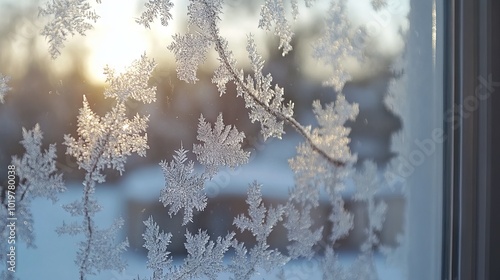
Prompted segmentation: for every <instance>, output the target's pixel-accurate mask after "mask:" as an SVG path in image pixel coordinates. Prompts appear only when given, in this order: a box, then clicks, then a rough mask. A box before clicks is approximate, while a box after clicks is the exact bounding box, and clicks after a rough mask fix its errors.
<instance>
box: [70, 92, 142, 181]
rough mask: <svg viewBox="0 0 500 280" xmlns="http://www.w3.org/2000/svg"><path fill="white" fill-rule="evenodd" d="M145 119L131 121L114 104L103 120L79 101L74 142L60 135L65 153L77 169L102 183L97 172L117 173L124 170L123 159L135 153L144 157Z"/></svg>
mask: <svg viewBox="0 0 500 280" xmlns="http://www.w3.org/2000/svg"><path fill="white" fill-rule="evenodd" d="M147 122H148V117H141V116H139V115H136V116H135V117H134V118H133V119H128V118H127V116H126V107H125V104H123V103H118V104H116V105H115V107H113V109H112V110H111V111H110V112H108V113H106V115H105V116H104V117H100V116H98V115H96V114H95V113H94V112H92V110H91V109H90V107H89V104H88V102H87V99H86V98H85V97H84V99H83V108H81V109H80V115H79V116H78V129H77V131H78V134H79V135H80V138H78V140H76V139H74V138H73V137H71V136H69V135H65V136H64V144H65V145H66V146H67V147H68V149H67V152H66V153H67V154H70V155H72V156H74V157H75V158H76V160H77V163H78V166H79V167H80V168H83V169H84V170H86V171H87V172H89V174H90V176H91V179H92V180H93V181H96V182H104V180H105V178H104V175H103V174H102V173H101V171H102V170H104V169H105V168H112V169H115V170H117V171H119V172H120V173H122V172H123V171H124V170H125V162H126V160H127V156H129V155H131V154H132V153H134V152H135V153H137V154H138V155H140V156H145V155H146V149H148V148H149V146H148V145H147V135H146V134H144V135H142V133H144V131H145V130H146V128H147Z"/></svg>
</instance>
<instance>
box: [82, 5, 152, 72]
mask: <svg viewBox="0 0 500 280" xmlns="http://www.w3.org/2000/svg"><path fill="white" fill-rule="evenodd" d="M96 12H97V13H98V14H99V15H100V19H99V21H98V23H97V24H95V30H93V31H92V32H90V33H89V34H88V37H87V38H85V39H86V42H87V43H86V44H87V48H88V49H89V51H90V52H89V56H88V59H87V71H88V75H89V78H90V79H92V80H94V81H95V82H104V81H105V79H106V77H105V75H104V72H103V69H104V67H105V66H106V65H108V66H109V67H111V68H113V69H115V70H116V71H117V72H121V71H123V70H124V69H125V67H126V66H128V65H130V63H131V62H132V61H133V60H134V59H138V58H139V57H140V56H141V55H142V54H143V53H144V52H145V51H146V50H147V48H148V38H147V37H146V35H145V34H144V27H143V26H140V25H139V24H137V23H135V18H136V17H137V14H136V1H122V0H108V1H103V2H102V4H99V5H96Z"/></svg>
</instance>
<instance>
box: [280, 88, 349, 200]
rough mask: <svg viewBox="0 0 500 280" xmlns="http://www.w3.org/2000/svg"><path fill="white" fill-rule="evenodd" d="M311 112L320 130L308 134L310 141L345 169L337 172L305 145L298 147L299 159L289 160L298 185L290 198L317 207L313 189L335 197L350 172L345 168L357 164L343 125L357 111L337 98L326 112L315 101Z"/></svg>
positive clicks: (341, 98) (315, 191) (341, 96)
mask: <svg viewBox="0 0 500 280" xmlns="http://www.w3.org/2000/svg"><path fill="white" fill-rule="evenodd" d="M313 112H314V114H315V115H316V119H317V121H318V124H319V127H317V128H314V129H313V130H312V132H310V137H311V139H312V141H313V142H314V143H315V144H316V145H317V146H318V147H319V148H321V150H323V151H324V152H325V153H326V154H327V155H328V156H329V157H331V158H334V159H338V160H340V161H341V162H344V163H346V166H345V167H344V168H340V167H337V166H334V165H332V164H331V163H329V162H328V161H327V160H326V159H325V158H324V157H322V156H320V155H319V154H318V153H317V152H316V151H314V150H313V149H312V148H311V146H310V145H308V144H306V143H304V144H301V145H299V146H298V147H297V154H298V155H297V156H296V157H295V158H293V159H291V160H290V166H291V167H292V169H293V170H294V172H295V179H296V185H297V186H296V189H297V190H294V192H293V193H292V198H293V199H295V200H297V201H300V202H303V203H304V202H310V203H312V204H313V205H317V198H318V190H314V189H318V188H325V190H326V191H327V192H328V193H330V194H334V193H335V192H336V190H337V189H338V188H339V187H338V186H339V185H340V182H341V181H342V179H343V178H344V177H345V176H346V175H347V172H348V169H349V168H346V167H348V166H349V165H351V164H352V163H354V162H355V161H356V156H353V155H352V154H351V152H350V149H349V141H350V140H349V137H348V135H349V133H350V129H349V128H346V127H345V126H344V125H345V123H346V122H347V121H348V120H354V119H355V118H356V116H357V114H358V112H359V108H358V105H357V104H349V103H348V102H347V101H346V100H345V97H344V96H343V95H341V94H339V95H337V100H336V102H335V103H330V104H328V105H326V107H325V108H323V107H322V106H321V104H320V102H319V101H314V103H313Z"/></svg>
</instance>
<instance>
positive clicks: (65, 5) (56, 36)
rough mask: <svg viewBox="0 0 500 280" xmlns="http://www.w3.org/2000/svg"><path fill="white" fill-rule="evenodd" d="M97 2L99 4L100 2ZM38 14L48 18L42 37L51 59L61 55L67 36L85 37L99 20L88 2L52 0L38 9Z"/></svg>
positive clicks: (82, 0)
mask: <svg viewBox="0 0 500 280" xmlns="http://www.w3.org/2000/svg"><path fill="white" fill-rule="evenodd" d="M97 2H98V3H100V0H97ZM39 14H40V15H41V16H44V17H47V18H50V20H49V22H48V23H47V25H45V27H44V28H43V30H42V35H43V36H45V37H46V38H47V40H48V42H49V53H50V55H51V56H52V58H56V57H58V56H59V55H60V54H61V49H62V48H63V47H64V41H66V39H67V37H68V35H71V36H73V35H75V34H76V33H79V34H80V35H85V32H87V31H88V30H90V29H92V28H93V26H92V24H93V23H95V22H96V21H97V19H98V18H99V16H98V15H97V14H96V13H95V12H94V10H93V9H92V7H91V5H90V3H89V2H88V0H52V1H50V2H49V3H47V4H46V5H45V7H44V8H40V11H39Z"/></svg>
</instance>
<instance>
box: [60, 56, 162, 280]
mask: <svg viewBox="0 0 500 280" xmlns="http://www.w3.org/2000/svg"><path fill="white" fill-rule="evenodd" d="M155 65H156V64H155V63H154V61H152V60H149V59H148V58H147V57H146V56H145V55H143V56H141V58H140V59H138V60H136V61H134V62H133V63H132V65H131V66H130V67H129V68H128V69H127V71H125V72H124V73H122V74H120V75H115V73H114V71H112V70H111V69H105V73H106V74H107V82H108V83H109V87H108V88H107V89H106V90H105V92H104V96H105V97H108V98H113V99H115V102H116V103H115V105H114V106H113V108H111V110H110V111H109V112H108V113H106V114H105V115H104V116H102V117H101V116H98V115H97V114H95V113H94V112H93V111H92V110H91V108H90V106H89V104H88V102H87V100H86V98H85V97H84V99H83V107H82V108H81V109H80V114H79V116H78V129H77V132H78V138H77V139H75V138H73V137H72V136H70V135H65V136H64V145H66V147H67V150H66V153H67V154H68V155H71V156H73V157H74V158H75V159H76V161H77V163H78V167H79V168H81V169H83V170H85V179H84V181H83V196H82V198H81V199H80V200H77V201H74V202H72V203H70V204H68V205H65V206H64V209H65V210H66V211H67V212H69V213H70V214H71V215H72V216H82V217H83V220H82V222H81V223H74V224H63V226H61V227H60V228H58V229H57V232H58V233H59V234H69V235H79V234H83V235H84V237H85V239H84V241H82V242H80V247H79V251H78V253H77V258H76V261H75V262H76V264H77V265H78V267H79V268H80V279H84V278H85V276H86V275H92V274H96V273H98V272H100V271H102V270H105V269H114V270H119V271H120V270H123V269H125V266H126V263H125V262H124V261H123V260H122V258H121V253H122V252H123V251H125V250H126V248H127V247H128V241H127V240H125V241H122V242H117V241H116V240H115V236H116V234H117V232H118V230H119V229H120V228H121V227H122V226H123V220H116V221H115V222H114V223H113V224H112V225H111V227H110V228H107V229H101V228H99V227H98V226H97V225H96V224H95V222H94V216H95V214H96V213H97V212H98V211H100V208H101V207H100V205H99V203H98V201H97V199H95V198H94V195H93V194H94V192H95V187H96V184H97V183H102V182H104V181H105V179H106V178H105V175H104V174H103V171H104V170H105V169H107V168H109V169H114V170H116V171H118V172H120V174H121V173H122V172H123V171H124V170H125V167H124V165H125V162H126V160H127V157H128V156H130V155H131V154H132V153H137V154H138V155H140V156H145V155H146V150H147V149H148V148H149V147H148V145H147V135H146V133H145V131H146V128H147V122H148V117H147V116H140V115H138V114H137V115H136V116H135V117H134V118H132V119H129V118H128V116H127V112H126V111H127V107H126V105H125V104H126V101H127V100H128V99H134V100H137V101H141V102H144V103H149V102H152V101H154V100H155V91H156V89H155V88H154V87H149V86H148V83H147V82H148V79H149V77H150V76H151V73H152V71H153V70H154V68H155Z"/></svg>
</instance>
